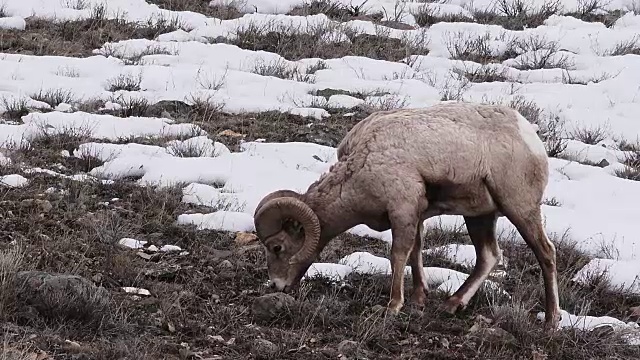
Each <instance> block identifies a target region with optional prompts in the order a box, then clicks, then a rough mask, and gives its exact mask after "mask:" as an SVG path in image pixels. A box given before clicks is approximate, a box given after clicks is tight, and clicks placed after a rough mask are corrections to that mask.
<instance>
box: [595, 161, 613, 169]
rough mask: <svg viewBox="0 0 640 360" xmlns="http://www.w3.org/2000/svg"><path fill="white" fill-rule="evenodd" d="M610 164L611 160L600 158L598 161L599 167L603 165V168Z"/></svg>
mask: <svg viewBox="0 0 640 360" xmlns="http://www.w3.org/2000/svg"><path fill="white" fill-rule="evenodd" d="M609 165H611V164H609V162H608V161H607V160H606V159H602V160H600V162H599V163H598V166H599V167H602V168H603V167H607V166H609Z"/></svg>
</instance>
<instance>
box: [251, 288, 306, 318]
mask: <svg viewBox="0 0 640 360" xmlns="http://www.w3.org/2000/svg"><path fill="white" fill-rule="evenodd" d="M295 305H296V300H295V299H294V298H293V296H291V295H288V294H285V293H282V292H277V293H271V294H266V295H262V296H260V297H257V298H255V299H254V300H253V304H252V307H251V312H252V313H253V316H254V317H255V318H256V319H258V320H264V321H270V320H272V319H274V318H277V317H279V316H281V315H283V314H287V313H289V311H290V309H292V308H293V307H294V306H295Z"/></svg>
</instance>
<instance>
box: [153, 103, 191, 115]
mask: <svg viewBox="0 0 640 360" xmlns="http://www.w3.org/2000/svg"><path fill="white" fill-rule="evenodd" d="M190 111H191V106H190V105H189V104H187V103H185V102H183V101H179V100H161V101H158V102H157V103H155V104H153V105H149V108H148V109H147V114H148V115H149V116H153V117H165V118H169V119H177V118H179V117H180V115H182V116H186V115H187V114H189V112H190Z"/></svg>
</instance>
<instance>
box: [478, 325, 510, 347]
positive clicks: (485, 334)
mask: <svg viewBox="0 0 640 360" xmlns="http://www.w3.org/2000/svg"><path fill="white" fill-rule="evenodd" d="M472 334H473V335H471V337H474V338H480V339H483V340H487V341H489V342H491V343H496V344H497V343H500V344H515V343H516V342H517V340H516V338H515V336H513V335H512V334H511V333H509V332H508V331H506V330H504V329H501V328H481V329H478V330H476V331H475V332H473V333H472Z"/></svg>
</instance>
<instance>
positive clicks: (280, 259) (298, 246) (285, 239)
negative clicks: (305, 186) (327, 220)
mask: <svg viewBox="0 0 640 360" xmlns="http://www.w3.org/2000/svg"><path fill="white" fill-rule="evenodd" d="M254 222H255V227H256V231H257V233H258V238H259V239H260V241H261V242H262V244H263V245H264V246H265V248H266V255H267V269H268V272H269V280H270V286H271V287H272V288H275V289H277V290H278V291H285V292H286V291H289V290H290V289H291V288H292V287H294V286H296V285H297V284H298V283H299V281H300V279H301V278H302V276H303V275H304V273H305V272H306V271H307V269H308V268H309V266H311V264H312V263H313V260H314V258H315V255H316V249H317V247H318V242H319V240H320V222H319V220H318V217H317V216H316V214H315V213H314V212H313V210H311V208H310V207H309V206H308V205H307V204H305V203H304V202H303V201H302V199H301V196H300V194H298V193H296V192H295V191H291V190H279V191H275V192H273V193H271V194H269V195H267V196H265V197H264V198H263V199H262V201H261V202H260V203H259V204H258V206H257V207H256V211H255V214H254Z"/></svg>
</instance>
